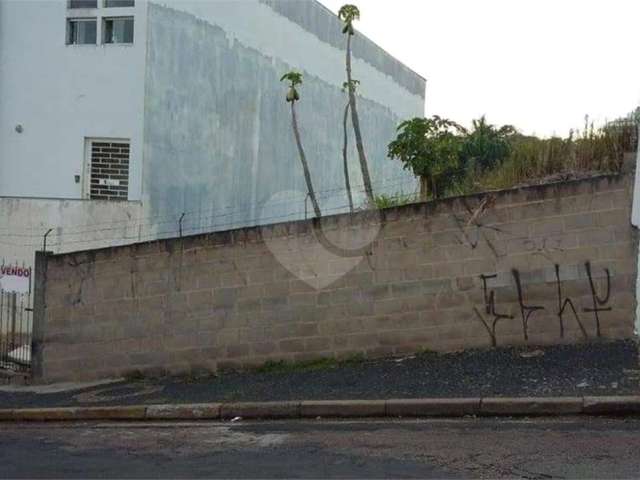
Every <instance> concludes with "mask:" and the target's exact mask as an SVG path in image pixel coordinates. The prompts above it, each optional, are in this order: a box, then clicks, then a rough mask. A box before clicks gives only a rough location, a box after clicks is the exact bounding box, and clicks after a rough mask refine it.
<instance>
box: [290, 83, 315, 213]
mask: <svg viewBox="0 0 640 480" xmlns="http://www.w3.org/2000/svg"><path fill="white" fill-rule="evenodd" d="M280 81H281V82H284V81H287V82H289V90H288V91H287V103H291V119H292V125H293V136H294V137H295V139H296V145H297V146H298V153H299V154H300V163H302V170H303V171H304V180H305V182H307V191H308V192H309V198H310V199H311V204H312V205H313V210H314V212H315V214H316V217H318V218H320V217H321V216H322V212H321V211H320V206H319V205H318V199H317V198H316V194H315V192H314V190H313V183H312V182H311V173H310V172H309V164H308V163H307V156H306V155H305V153H304V148H303V147H302V140H301V139H300V130H299V129H298V118H297V117H296V102H297V101H299V100H300V93H299V92H298V88H297V87H298V86H299V85H302V74H301V73H299V72H293V71H292V72H288V73H285V74H284V75H283V76H282V78H281V79H280Z"/></svg>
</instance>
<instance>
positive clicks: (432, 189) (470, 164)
mask: <svg viewBox="0 0 640 480" xmlns="http://www.w3.org/2000/svg"><path fill="white" fill-rule="evenodd" d="M639 126H640V108H638V109H636V110H635V111H634V112H633V113H631V114H629V115H628V116H627V117H625V118H622V119H618V120H616V121H613V122H609V123H607V124H605V125H604V126H602V127H599V128H596V127H595V125H594V124H593V123H590V122H589V119H588V117H586V118H585V125H584V127H583V129H582V130H581V131H580V130H578V131H575V132H574V131H572V132H571V133H570V134H569V136H568V137H566V138H561V137H551V138H538V137H534V136H525V135H522V134H520V133H519V132H518V131H517V130H516V129H515V128H514V127H512V126H510V125H504V126H502V127H496V126H493V125H491V124H489V123H488V122H487V120H486V118H485V117H482V118H480V119H478V120H474V122H473V127H472V129H471V130H470V131H467V130H466V129H464V128H462V127H460V126H459V125H458V124H456V123H455V122H453V121H451V120H447V119H443V118H440V117H437V116H434V117H432V118H428V119H427V118H415V119H413V120H409V121H407V122H403V123H402V124H400V126H399V127H398V137H397V139H396V140H394V141H393V142H391V144H390V145H389V157H390V158H391V159H397V160H400V161H401V162H402V163H403V164H404V168H405V169H409V170H411V171H412V172H413V173H414V174H415V175H416V176H418V177H420V198H421V199H422V200H426V199H427V198H438V197H439V196H443V195H445V196H451V195H462V194H468V193H475V192H482V191H487V190H497V189H505V188H511V187H514V186H517V185H526V184H531V183H540V182H541V181H544V180H545V179H548V180H549V179H563V178H572V177H575V176H580V175H591V174H596V173H611V172H618V171H620V169H621V167H622V162H623V157H624V154H625V153H626V152H633V151H635V150H636V149H637V148H638V127H639ZM379 198H380V197H379ZM387 200H388V199H387V198H384V199H382V198H380V202H378V203H380V204H386V203H387Z"/></svg>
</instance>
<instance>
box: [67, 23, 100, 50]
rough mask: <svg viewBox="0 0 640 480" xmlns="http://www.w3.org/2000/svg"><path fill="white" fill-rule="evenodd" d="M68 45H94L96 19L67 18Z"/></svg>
mask: <svg viewBox="0 0 640 480" xmlns="http://www.w3.org/2000/svg"><path fill="white" fill-rule="evenodd" d="M67 44H68V45H95V44H96V19H95V18H82V19H79V18H76V19H70V20H67Z"/></svg>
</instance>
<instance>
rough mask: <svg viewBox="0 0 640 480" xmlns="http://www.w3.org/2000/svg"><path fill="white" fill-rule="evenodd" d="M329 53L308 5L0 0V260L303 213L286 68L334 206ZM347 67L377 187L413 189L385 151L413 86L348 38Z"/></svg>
mask: <svg viewBox="0 0 640 480" xmlns="http://www.w3.org/2000/svg"><path fill="white" fill-rule="evenodd" d="M344 45H345V37H344V35H342V34H341V25H340V21H339V20H338V19H337V17H336V16H335V15H333V14H332V13H331V12H330V11H329V10H327V9H325V8H324V7H323V6H322V5H321V4H319V3H317V2H316V1H315V0H297V1H289V0H242V1H239V0H215V1H213V0H200V1H197V0H193V1H192V0H165V1H152V0H149V1H144V0H30V1H16V0H0V259H1V260H2V263H4V264H12V265H15V264H18V265H24V266H26V267H31V266H32V263H33V252H34V250H36V249H41V248H42V244H43V237H44V234H45V233H46V232H47V231H49V230H50V229H52V231H51V233H50V234H49V236H48V238H47V249H48V250H52V251H55V252H63V251H74V250H85V249H88V248H94V247H102V246H107V245H112V244H122V243H132V242H136V241H141V240H150V239H153V238H158V237H162V236H175V235H176V234H177V232H178V229H179V219H180V218H181V217H182V222H181V223H182V228H183V231H184V233H185V234H190V233H197V232H202V231H214V230H226V229H230V228H233V227H240V226H247V225H253V224H258V223H265V222H266V223H273V222H277V221H284V220H292V219H295V218H303V217H304V204H305V201H304V199H305V196H306V195H305V192H306V188H305V186H304V180H303V176H302V173H301V169H300V166H299V160H298V156H297V153H296V150H295V144H294V141H293V137H292V133H291V125H290V112H289V111H288V109H287V105H286V103H285V101H284V94H285V86H284V85H283V84H282V83H281V82H280V77H281V76H282V74H283V73H285V72H286V71H289V70H294V69H295V70H299V71H301V72H303V74H304V75H305V83H304V85H303V86H302V89H301V93H302V101H301V102H300V103H299V105H298V109H299V119H300V122H301V130H302V136H303V141H304V143H305V146H306V148H307V150H308V151H307V154H308V156H309V162H310V164H311V173H312V177H313V181H314V184H315V189H316V190H317V191H318V192H319V193H318V194H319V197H320V203H321V206H322V208H323V210H324V212H325V213H327V214H330V213H338V212H341V211H345V209H346V196H345V192H344V191H343V190H341V189H342V188H343V186H344V178H343V173H342V158H341V148H342V125H341V122H342V112H343V109H344V106H345V104H346V95H345V93H344V92H343V91H342V85H343V82H344V81H345V72H344V54H345V52H344ZM354 75H355V77H356V78H357V79H358V80H360V81H361V87H360V95H361V97H360V100H359V109H360V112H359V113H360V117H361V122H362V127H363V133H364V137H365V142H366V148H367V152H368V156H369V163H370V168H371V171H372V177H373V181H374V187H375V188H376V190H377V192H387V193H396V192H399V191H406V190H413V188H414V183H413V182H414V180H413V178H412V177H411V176H410V175H408V174H406V173H404V172H403V171H402V169H401V168H400V165H399V164H396V163H395V162H392V161H390V160H388V159H387V158H386V150H387V144H388V143H389V141H391V140H392V139H393V138H394V136H395V128H396V126H397V124H398V123H399V122H400V121H402V120H404V119H407V118H410V117H414V116H421V115H423V113H424V99H425V95H424V93H425V80H424V79H423V78H421V77H420V76H418V75H417V74H415V73H414V72H412V71H411V70H409V69H408V68H407V67H405V66H404V65H402V64H401V63H399V62H398V61H397V60H395V59H394V58H393V57H391V56H389V55H388V54H387V53H385V52H384V51H383V50H382V49H380V48H379V47H378V46H376V45H375V44H374V43H372V42H371V41H369V40H367V39H366V38H364V37H362V36H360V35H356V37H355V39H354ZM351 145H352V146H353V145H354V142H353V139H352V140H351ZM350 158H351V164H350V166H349V170H350V173H351V178H352V181H353V183H354V184H355V185H354V189H355V190H356V194H357V195H356V197H359V198H362V197H363V195H362V192H361V177H360V171H359V166H358V162H357V157H356V154H355V149H352V152H351V157H350ZM284 191H294V192H297V193H289V194H282V192H284ZM274 195H275V196H278V195H279V197H278V198H279V199H280V200H279V201H276V202H274V201H273V200H272V199H273V198H274ZM183 213H184V216H183Z"/></svg>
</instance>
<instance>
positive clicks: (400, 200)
mask: <svg viewBox="0 0 640 480" xmlns="http://www.w3.org/2000/svg"><path fill="white" fill-rule="evenodd" d="M418 200H419V199H418V197H417V196H416V195H415V194H408V195H407V194H403V193H396V194H395V195H385V194H384V193H383V194H380V195H376V208H377V209H378V210H383V209H385V208H392V207H401V206H402V205H409V204H410V203H416V202H417V201H418Z"/></svg>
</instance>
